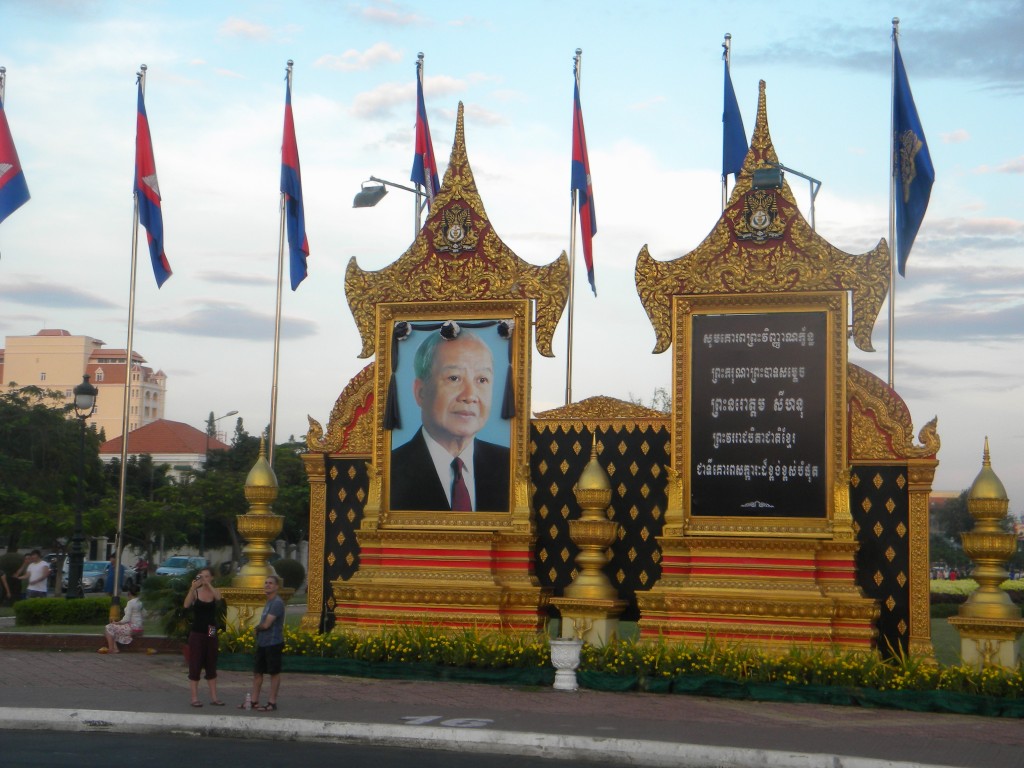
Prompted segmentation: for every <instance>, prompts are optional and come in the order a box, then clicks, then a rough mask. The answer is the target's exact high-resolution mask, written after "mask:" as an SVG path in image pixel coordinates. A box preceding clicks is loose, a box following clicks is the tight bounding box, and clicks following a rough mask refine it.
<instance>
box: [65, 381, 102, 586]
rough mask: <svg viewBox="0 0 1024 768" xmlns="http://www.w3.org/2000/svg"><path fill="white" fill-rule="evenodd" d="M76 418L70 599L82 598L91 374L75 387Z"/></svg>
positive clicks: (93, 398)
mask: <svg viewBox="0 0 1024 768" xmlns="http://www.w3.org/2000/svg"><path fill="white" fill-rule="evenodd" d="M74 392H75V417H76V418H77V419H78V421H79V423H80V424H81V425H82V451H81V454H80V456H79V463H78V500H77V504H75V532H74V535H73V536H72V537H71V559H70V560H69V562H68V591H67V594H66V595H65V596H66V597H67V598H68V599H74V598H76V597H81V596H82V563H83V562H84V560H85V550H84V548H83V547H82V543H83V542H84V541H85V535H84V534H83V532H82V511H83V510H82V508H83V507H84V506H85V422H86V420H87V419H88V418H89V417H90V416H92V415H93V413H95V412H96V395H98V394H99V390H98V389H96V387H94V386H93V385H92V384H90V383H89V374H85V375H84V376H82V383H81V384H79V385H78V386H77V387H75V390H74Z"/></svg>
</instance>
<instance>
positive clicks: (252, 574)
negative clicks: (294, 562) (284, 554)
mask: <svg viewBox="0 0 1024 768" xmlns="http://www.w3.org/2000/svg"><path fill="white" fill-rule="evenodd" d="M277 489H278V484H277V475H276V474H274V469H273V467H271V466H270V462H268V461H267V447H266V442H265V441H264V439H263V438H260V453H259V456H258V457H257V459H256V463H255V464H253V466H252V469H250V470H249V474H248V475H247V476H246V478H245V499H246V501H248V502H249V511H248V512H246V513H245V514H244V515H238V516H237V517H236V520H237V523H236V524H237V526H238V535H239V536H241V537H242V538H243V539H245V541H246V542H247V543H246V545H245V546H244V547H243V548H242V552H243V553H244V554H245V555H246V557H247V558H248V561H247V562H246V564H245V565H243V566H242V570H241V571H240V572H239V574H238V575H237V576H235V577H234V578H233V579H232V580H231V586H230V587H225V588H224V589H222V590H221V594H222V595H223V596H224V600H225V601H226V602H227V606H228V616H227V619H228V625H229V626H231V627H238V628H241V627H243V626H255V624H256V621H257V616H258V615H259V613H260V611H261V610H262V608H263V605H264V604H265V603H266V597H265V596H264V593H263V582H264V580H265V579H266V577H267V576H269V575H271V574H274V575H275V576H276V575H277V572H276V571H275V570H274V568H273V566H271V565H270V562H269V559H270V555H271V554H273V552H274V550H273V548H272V547H271V546H270V542H272V541H273V540H274V539H276V538H277V537H278V535H279V534H280V533H281V529H282V527H283V526H284V517H283V516H282V515H275V514H274V513H273V511H272V507H271V505H272V504H273V503H274V500H275V499H276V498H277ZM294 591H295V590H294V589H284V588H282V589H281V590H280V592H279V593H278V594H279V595H280V597H281V599H282V600H284V601H285V602H286V603H287V602H288V598H289V597H291V595H292V593H293V592H294Z"/></svg>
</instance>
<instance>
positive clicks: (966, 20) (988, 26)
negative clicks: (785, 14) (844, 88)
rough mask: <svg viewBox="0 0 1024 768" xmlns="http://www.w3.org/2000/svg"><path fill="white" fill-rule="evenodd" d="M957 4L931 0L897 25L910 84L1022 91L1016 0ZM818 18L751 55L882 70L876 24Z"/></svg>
mask: <svg viewBox="0 0 1024 768" xmlns="http://www.w3.org/2000/svg"><path fill="white" fill-rule="evenodd" d="M964 8H965V6H964V4H963V3H962V2H960V0H932V2H930V3H928V5H927V13H926V14H924V13H923V9H922V13H923V15H922V16H921V17H920V19H918V20H915V22H914V25H913V26H912V27H911V26H909V25H906V26H904V27H902V28H901V30H900V48H901V51H902V53H903V57H904V61H906V62H907V64H908V66H909V65H910V64H911V61H910V60H912V62H913V64H912V67H911V70H912V71H911V73H910V75H911V82H913V81H914V80H915V79H916V78H920V77H937V76H943V77H954V78H958V79H962V80H973V81H976V82H980V83H982V84H984V85H985V86H987V87H989V88H992V89H994V90H999V91H1004V92H1006V93H1009V94H1022V93H1024V56H1021V55H1020V51H1019V47H1018V46H1015V45H1012V44H1010V43H1009V41H1012V40H1021V39H1024V14H1022V13H1021V12H1020V2H1019V0H988V2H985V3H972V4H971V5H970V12H969V13H965V11H964ZM822 19H823V21H822V22H820V25H819V26H818V27H817V28H810V29H808V28H801V30H800V32H799V34H798V35H796V36H794V37H793V38H791V39H789V40H780V41H778V42H773V43H772V45H771V46H770V47H763V48H761V49H760V50H758V51H756V55H758V56H760V57H762V58H764V59H765V60H772V61H780V60H785V61H790V62H793V63H797V64H801V65H804V66H806V65H807V64H808V62H813V65H814V66H815V67H835V68H840V69H849V70H857V71H864V72H871V73H877V72H880V71H881V72H888V71H889V61H890V58H891V57H890V46H889V45H884V44H880V43H879V37H880V35H881V34H882V33H881V30H880V28H879V25H878V24H872V25H870V26H868V25H862V26H860V27H856V26H852V24H853V23H854V22H852V21H851V19H850V18H849V17H845V18H844V19H843V20H842V21H832V20H831V19H830V18H829V17H828V16H823V17H822ZM886 26H888V25H886ZM836 41H842V44H839V45H837V44H836ZM998 41H1007V44H999V42H998Z"/></svg>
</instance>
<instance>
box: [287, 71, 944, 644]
mask: <svg viewBox="0 0 1024 768" xmlns="http://www.w3.org/2000/svg"><path fill="white" fill-rule="evenodd" d="M772 170H776V171H779V172H778V174H776V176H777V183H774V184H771V183H769V184H765V183H764V174H763V173H761V172H763V171H772ZM755 180H756V181H757V183H755ZM568 269H569V264H568V259H567V258H566V255H565V254H564V253H562V254H561V256H559V258H557V259H555V260H554V261H553V262H551V263H550V264H547V265H546V266H542V267H538V266H533V265H531V264H529V263H527V262H525V261H523V260H522V259H520V258H519V257H518V256H516V254H515V253H513V252H512V250H511V249H510V248H509V247H508V246H507V245H506V244H505V243H504V242H503V241H502V240H501V239H500V238H499V236H498V234H497V233H496V232H495V231H494V229H493V227H492V226H491V224H490V221H489V220H488V218H487V214H486V212H485V210H484V206H483V201H482V199H481V197H480V194H479V192H478V190H477V186H476V182H475V180H474V178H473V173H472V170H471V168H470V164H469V159H468V154H467V149H466V136H465V126H464V116H463V110H462V106H461V105H460V106H459V113H458V117H457V123H456V130H455V141H454V145H453V148H452V153H451V159H450V161H449V165H448V169H447V171H446V173H445V178H444V181H443V183H442V186H441V190H440V191H439V193H438V194H437V196H436V198H435V199H434V201H433V203H432V205H431V207H430V211H429V214H428V216H427V218H426V221H425V223H424V225H423V227H422V228H421V230H420V232H419V233H418V235H417V236H416V239H415V240H414V242H413V243H412V245H411V246H410V247H409V248H408V250H406V251H405V253H404V254H402V255H401V256H400V257H399V258H398V259H397V260H396V261H395V262H394V263H393V264H391V265H390V266H388V267H385V268H384V269H382V270H379V271H376V272H367V271H364V270H362V269H360V267H359V266H358V265H357V263H356V260H355V259H352V261H351V262H350V263H349V266H348V270H347V273H346V295H347V298H348V303H349V307H350V309H351V311H352V315H353V317H354V319H355V323H356V327H357V328H358V330H359V333H360V336H361V338H362V354H361V356H362V357H364V358H367V357H371V356H372V357H373V358H374V360H373V362H371V363H370V364H369V365H367V366H366V367H365V368H364V369H363V370H362V371H361V372H360V373H359V374H358V375H357V376H355V377H354V378H353V379H352V380H351V381H350V382H349V383H348V385H347V386H346V387H345V388H344V390H343V391H342V393H341V395H340V396H339V397H338V399H337V401H336V403H335V404H334V407H333V409H332V411H331V413H330V417H329V420H328V422H327V427H326V429H325V428H324V427H323V426H321V424H320V423H319V422H317V421H316V420H315V419H313V418H312V417H310V419H309V422H310V429H309V433H308V435H307V449H308V450H307V453H305V454H304V456H303V459H304V461H305V465H306V470H307V474H308V476H309V480H310V522H309V530H310V563H309V593H308V594H309V597H308V606H307V613H306V615H305V616H304V619H303V625H304V626H305V627H306V628H308V629H316V628H318V627H319V628H321V629H328V628H329V627H331V626H338V627H341V628H345V629H355V630H367V631H370V630H375V629H378V628H380V627H384V626H388V625H395V624H406V625H410V624H411V625H416V624H421V625H430V626H444V627H452V628H479V629H483V630H502V631H516V632H536V631H540V630H542V629H543V628H544V626H545V624H546V622H547V620H548V619H549V618H555V617H560V618H562V631H561V634H562V636H563V637H571V636H574V634H577V635H582V636H584V637H585V638H586V639H587V640H589V641H591V642H596V643H600V642H604V641H605V640H607V639H608V638H609V637H611V636H614V635H615V633H616V631H617V630H616V628H617V626H618V623H619V622H631V623H635V624H636V626H637V627H638V629H639V633H640V636H641V637H652V638H655V637H666V638H669V639H674V640H678V641H697V642H700V641H703V640H704V639H705V638H706V637H713V638H715V639H717V640H720V641H722V642H726V643H730V644H742V645H749V646H754V647H762V648H769V649H784V648H788V647H790V646H792V645H797V646H806V647H825V646H828V647H838V648H844V649H871V648H874V649H877V650H878V651H879V652H880V653H882V654H885V655H888V654H890V653H898V652H901V651H908V650H909V651H912V652H916V653H924V654H929V655H930V654H931V643H930V632H929V618H928V578H929V573H928V494H929V491H930V488H931V479H932V476H933V474H934V471H935V467H936V466H937V463H938V462H937V458H936V457H937V453H938V450H939V438H938V435H937V433H936V429H935V422H934V421H933V422H931V423H930V424H928V425H927V426H926V427H925V428H924V429H923V430H921V432H920V434H919V435H918V438H917V439H918V441H919V443H915V442H914V436H913V426H912V421H911V419H910V415H909V411H908V409H907V407H906V405H905V404H904V402H903V400H902V399H901V398H900V397H899V395H898V393H897V392H895V391H894V390H893V389H892V388H890V387H889V386H887V385H886V384H885V383H884V382H883V381H881V380H880V379H878V378H877V377H875V376H874V375H872V374H870V373H868V372H867V371H866V370H864V369H862V368H860V367H858V366H856V365H853V364H851V363H850V362H849V361H848V359H847V345H848V343H849V340H850V339H852V341H853V343H855V344H856V345H857V346H858V347H859V348H860V349H862V350H865V351H873V350H872V347H871V334H872V329H873V326H874V323H875V321H876V319H877V316H878V312H879V310H880V308H881V306H882V304H883V303H884V301H885V298H886V296H887V294H888V290H889V252H888V246H887V245H886V243H885V241H884V240H881V241H880V242H879V243H878V245H877V246H876V247H875V248H874V249H873V250H872V251H870V252H868V253H865V254H859V255H853V254H847V253H844V252H842V251H840V250H839V249H837V248H835V247H834V246H832V245H830V244H829V243H828V242H826V241H825V240H824V239H823V238H821V237H820V236H818V235H817V233H815V232H814V230H813V228H812V227H811V226H809V225H808V223H807V222H806V221H805V220H804V218H803V217H802V216H801V214H800V212H799V210H798V208H797V205H796V203H795V200H794V198H793V195H792V192H791V191H790V188H789V186H788V184H787V183H786V181H785V180H784V178H783V176H782V174H781V170H780V165H779V161H778V157H777V156H776V153H775V149H774V147H773V145H772V141H771V136H770V133H769V130H768V118H767V107H766V96H765V87H764V83H763V82H762V83H761V88H760V93H759V99H758V111H757V122H756V126H755V128H754V132H753V138H752V141H751V145H750V150H749V152H748V154H747V157H746V161H745V164H744V167H743V170H742V172H741V173H740V174H739V175H738V177H737V183H736V186H735V188H734V190H733V192H732V195H731V197H730V199H729V202H728V205H727V206H726V207H725V209H724V211H723V213H722V216H721V218H720V219H719V221H718V222H717V223H716V224H715V226H714V228H713V229H712V230H711V233H710V234H709V235H708V236H707V238H706V239H705V240H704V242H702V243H701V244H700V245H699V246H698V247H697V248H696V249H695V250H693V251H692V252H691V253H689V254H686V255H684V256H682V257H680V258H677V259H675V260H672V261H667V262H659V261H656V260H655V259H654V258H652V256H651V255H650V254H649V253H648V251H647V248H646V247H644V248H643V249H642V250H641V251H640V254H639V256H638V258H637V261H636V270H635V272H636V288H637V294H638V297H639V300H640V301H641V303H642V305H643V307H644V308H645V310H646V312H647V314H648V317H649V318H650V322H651V326H652V328H653V331H654V338H655V344H654V353H664V352H668V351H671V354H672V360H673V380H672V386H671V393H672V403H673V410H672V413H662V412H660V411H655V410H652V409H649V408H644V407H641V406H638V405H635V404H632V403H626V402H623V401H621V400H616V399H614V398H609V397H594V398H589V399H587V400H583V401H580V402H575V403H571V404H569V405H567V406H565V407H564V408H557V409H554V410H550V411H546V412H543V413H537V414H532V413H531V411H530V389H531V379H530V356H531V353H532V350H533V349H534V347H535V348H536V350H537V352H539V353H540V354H542V355H546V356H549V357H550V356H553V353H552V349H551V343H552V338H553V335H554V332H555V328H556V326H557V324H558V321H559V319H560V317H561V314H562V312H563V310H564V307H565V304H566V301H567V297H568V292H569V284H570V281H569V273H568ZM457 355H458V356H460V357H459V359H460V360H462V361H463V362H462V363H459V365H462V366H463V368H465V370H469V371H476V370H477V369H478V368H480V366H484V367H485V368H486V373H485V374H477V373H473V372H471V373H469V374H465V373H464V371H463V369H462V368H459V369H458V370H459V373H457V374H452V375H450V376H449V375H446V378H445V379H444V381H443V382H441V383H438V382H437V381H435V379H434V374H435V373H436V372H437V371H439V370H442V369H444V368H443V366H445V365H448V363H446V362H445V361H447V360H449V359H451V358H452V357H454V356H457ZM470 358H472V359H473V360H474V361H477V362H473V363H470V362H466V361H468V360H470ZM479 361H484V362H479ZM474 366H477V367H475V368H474ZM444 370H447V369H444ZM464 377H465V378H466V379H468V380H469V383H466V382H465V381H464V380H463V379H464ZM456 381H458V383H459V385H460V386H463V385H464V386H466V387H470V386H471V385H472V386H474V387H479V388H481V390H480V392H482V394H480V393H476V394H472V395H464V396H460V397H464V398H465V399H466V401H467V402H468V401H470V400H471V401H472V402H473V403H474V406H473V408H472V409H466V408H464V409H462V411H460V413H459V418H460V419H461V422H460V424H461V427H466V428H465V429H463V430H462V432H464V433H465V434H464V435H462V436H461V437H459V442H458V445H459V446H460V449H461V447H462V446H464V445H465V444H466V442H465V441H466V440H473V441H474V443H473V444H474V445H475V448H473V451H472V456H473V457H475V458H473V459H472V460H473V461H474V462H475V464H474V466H473V468H472V471H470V472H469V473H468V474H469V476H470V479H471V481H472V490H471V491H470V492H469V494H468V496H463V491H462V490H461V485H460V484H462V482H463V480H462V478H463V472H464V471H465V467H466V466H467V464H466V463H465V462H463V463H459V461H460V460H456V461H453V462H452V464H451V469H449V468H448V466H447V458H445V459H443V460H442V459H441V458H439V457H440V455H441V454H439V453H438V450H439V449H438V446H439V445H441V446H442V447H443V443H444V440H441V439H439V438H437V435H436V432H437V431H438V424H439V423H440V421H441V420H442V418H446V417H447V415H450V414H446V415H439V414H438V412H437V410H438V406H437V402H438V400H437V397H438V394H439V392H441V391H443V390H444V387H446V386H448V385H449V384H451V385H452V386H454V383H455V382H456ZM467 391H468V390H467ZM469 410H472V413H470V412H469ZM470 422H472V429H470V428H469V427H468V426H467V425H468V424H469V423H470ZM461 427H454V426H448V427H445V428H446V429H448V430H449V433H452V434H454V433H456V432H459V430H460V429H461ZM470 433H472V434H470ZM446 434H448V433H446ZM466 435H469V437H466ZM428 438H429V439H428ZM428 450H429V451H432V453H430V457H431V458H429V459H425V460H424V461H420V457H421V456H426V453H427V451H428ZM459 455H463V454H459ZM467 455H468V454H467ZM485 457H486V461H485ZM442 478H447V479H442Z"/></svg>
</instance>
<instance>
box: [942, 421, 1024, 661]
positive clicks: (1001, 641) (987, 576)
mask: <svg viewBox="0 0 1024 768" xmlns="http://www.w3.org/2000/svg"><path fill="white" fill-rule="evenodd" d="M981 464H982V466H981V471H980V472H979V473H978V476H977V477H976V478H975V479H974V483H972V484H971V490H970V492H969V493H968V496H967V511H968V512H970V514H971V517H973V518H974V528H973V529H972V530H970V531H967V532H964V533H962V534H960V536H961V539H962V541H963V545H964V552H966V553H967V556H968V557H970V558H971V560H973V561H974V563H975V566H976V567H975V569H974V574H973V575H974V579H975V580H976V581H977V582H978V588H977V589H976V590H975V591H974V592H972V593H971V595H970V597H968V598H967V601H966V602H965V603H964V604H963V605H962V606H960V611H959V615H957V616H954V617H952V618H950V619H949V623H950V624H952V625H953V626H954V627H955V628H956V630H957V632H959V633H960V655H961V657H962V659H963V661H964V663H965V664H971V665H972V666H975V667H978V668H981V667H985V666H991V665H998V666H1003V667H1016V666H1017V664H1018V662H1019V661H1020V638H1021V634H1022V633H1024V620H1022V619H1021V610H1020V608H1019V607H1018V606H1017V605H1015V604H1014V602H1013V601H1012V600H1011V599H1010V596H1009V594H1008V593H1007V592H1006V590H1004V589H1002V588H1000V584H1002V582H1003V581H1004V580H1005V579H1006V577H1007V572H1006V563H1007V562H1008V561H1009V559H1010V558H1011V557H1013V555H1014V553H1015V552H1016V551H1017V537H1016V535H1015V534H1014V533H1011V532H1007V531H1004V530H1003V528H1002V526H1001V523H1002V521H1003V520H1004V519H1005V518H1006V513H1007V510H1008V509H1009V506H1010V499H1009V498H1008V497H1007V495H1006V488H1005V487H1004V486H1003V483H1002V481H1001V480H1000V479H999V477H998V476H997V475H996V473H995V471H994V470H993V469H992V462H991V458H990V456H989V448H988V438H987V437H986V438H985V451H984V454H983V455H982V462H981Z"/></svg>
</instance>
